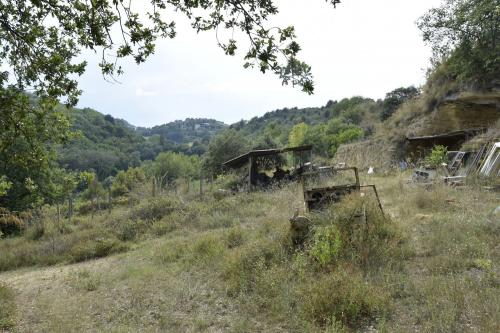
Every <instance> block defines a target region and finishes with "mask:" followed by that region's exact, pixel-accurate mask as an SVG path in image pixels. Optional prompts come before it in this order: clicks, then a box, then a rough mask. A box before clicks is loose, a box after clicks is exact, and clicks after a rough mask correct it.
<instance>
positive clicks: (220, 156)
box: [203, 129, 250, 175]
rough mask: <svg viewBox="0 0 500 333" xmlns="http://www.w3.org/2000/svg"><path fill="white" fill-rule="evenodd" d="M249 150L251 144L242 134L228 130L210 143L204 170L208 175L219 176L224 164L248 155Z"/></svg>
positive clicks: (204, 159)
mask: <svg viewBox="0 0 500 333" xmlns="http://www.w3.org/2000/svg"><path fill="white" fill-rule="evenodd" d="M249 149H250V143H249V142H248V141H247V140H246V139H245V137H244V136H242V135H241V133H239V132H237V131H236V130H234V129H228V130H226V131H224V132H222V133H220V134H219V135H217V136H216V137H215V138H214V139H212V141H210V144H209V145H208V150H207V152H206V154H205V155H204V158H203V169H204V170H205V172H207V173H208V174H211V175H218V174H220V173H221V172H222V171H223V170H222V163H224V162H226V161H227V160H230V159H232V158H234V157H237V156H238V155H241V154H243V153H246V152H247V150H249Z"/></svg>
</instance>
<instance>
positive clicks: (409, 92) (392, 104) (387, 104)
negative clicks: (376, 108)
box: [380, 86, 420, 121]
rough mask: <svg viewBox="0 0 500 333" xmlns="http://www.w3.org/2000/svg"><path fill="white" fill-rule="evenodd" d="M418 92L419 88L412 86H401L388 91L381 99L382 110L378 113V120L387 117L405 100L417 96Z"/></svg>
mask: <svg viewBox="0 0 500 333" xmlns="http://www.w3.org/2000/svg"><path fill="white" fill-rule="evenodd" d="M419 94H420V92H419V90H418V89H417V88H415V87H414V86H410V87H406V88H405V87H401V88H397V89H394V90H393V91H391V92H388V93H387V94H386V95H385V99H384V101H383V110H382V113H381V114H380V120H382V121H384V120H387V119H389V118H390V117H391V116H392V114H393V113H394V112H395V111H396V110H397V109H398V108H399V107H400V106H401V105H402V104H403V103H405V102H406V101H409V100H410V99H412V98H415V97H417V96H418V95H419Z"/></svg>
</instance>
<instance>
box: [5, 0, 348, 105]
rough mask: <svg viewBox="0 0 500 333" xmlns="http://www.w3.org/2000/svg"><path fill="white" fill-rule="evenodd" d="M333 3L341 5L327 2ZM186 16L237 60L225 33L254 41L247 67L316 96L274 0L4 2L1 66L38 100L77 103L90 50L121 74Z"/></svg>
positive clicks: (109, 72) (110, 72)
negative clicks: (127, 61)
mask: <svg viewBox="0 0 500 333" xmlns="http://www.w3.org/2000/svg"><path fill="white" fill-rule="evenodd" d="M326 2H328V3H331V4H333V5H334V6H335V5H337V4H338V3H340V1H339V0H326ZM175 12H177V13H182V14H184V15H185V16H186V17H187V18H188V19H189V20H190V22H191V25H192V27H193V28H194V29H195V30H196V31H197V32H200V31H216V32H217V34H216V36H217V39H218V45H219V46H220V47H221V48H222V49H223V50H224V52H225V54H227V55H234V54H235V53H236V50H237V48H238V45H239V42H238V41H236V40H235V39H233V38H234V37H229V38H227V39H225V40H224V39H223V38H222V37H221V36H222V34H221V31H222V30H228V31H229V32H230V33H229V34H228V35H230V36H234V34H233V33H234V32H235V31H239V32H240V33H242V34H243V35H244V36H246V39H247V40H248V41H249V44H250V47H249V49H248V50H247V51H246V53H245V55H244V61H245V64H244V65H245V67H257V68H259V69H260V71H262V72H267V71H271V72H273V73H274V74H276V75H278V76H279V77H280V78H281V80H282V82H283V84H289V83H291V84H293V85H299V86H300V87H302V89H303V90H304V91H305V92H307V93H312V92H313V89H314V87H313V81H312V74H311V68H310V66H309V65H307V64H306V63H304V62H302V61H301V60H299V59H298V58H297V55H298V53H299V51H300V49H301V48H300V45H299V44H298V43H297V41H296V34H295V30H294V28H293V26H289V27H269V26H267V22H268V19H269V18H270V17H271V16H273V15H276V14H277V13H278V7H277V6H276V5H275V1H273V0H266V1H261V0H238V1H234V0H226V1H219V0H201V1H198V0H197V1H180V0H149V1H141V2H138V1H118V0H111V1H110V0H92V1H81V0H65V1H60V0H6V1H2V2H1V3H0V65H7V66H9V67H10V68H11V70H12V73H13V74H14V77H15V80H16V83H17V85H18V87H19V88H21V89H25V88H26V87H33V88H34V89H35V90H36V91H37V93H38V95H49V96H52V97H61V96H66V97H67V102H68V103H69V104H75V103H76V102H77V99H78V95H79V94H80V91H79V90H78V85H77V80H76V78H75V77H76V76H78V75H81V74H83V72H84V71H85V66H86V62H85V61H79V60H78V59H77V56H78V55H79V54H80V52H81V51H82V50H84V49H88V50H93V51H95V52H96V53H99V54H100V58H101V61H100V64H99V66H100V68H101V70H102V73H103V74H104V75H105V76H107V77H109V78H113V77H115V76H116V75H120V74H122V73H123V69H122V67H121V66H120V63H119V62H118V60H119V59H120V58H126V57H131V58H133V59H134V61H135V62H136V63H138V64H139V63H142V62H144V61H145V60H146V59H147V58H148V57H149V56H150V55H151V54H153V53H154V52H155V45H156V42H157V40H158V39H159V38H174V37H175V35H176V23H175V21H171V20H170V19H169V17H172V15H173V14H174V13H175Z"/></svg>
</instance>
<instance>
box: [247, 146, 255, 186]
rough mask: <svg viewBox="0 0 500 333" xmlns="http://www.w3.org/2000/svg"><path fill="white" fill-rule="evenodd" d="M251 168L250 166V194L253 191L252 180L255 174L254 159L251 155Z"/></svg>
mask: <svg viewBox="0 0 500 333" xmlns="http://www.w3.org/2000/svg"><path fill="white" fill-rule="evenodd" d="M249 162H250V164H249V166H248V192H251V191H252V183H253V182H252V180H253V174H254V170H253V169H254V158H253V156H251V155H250V158H249Z"/></svg>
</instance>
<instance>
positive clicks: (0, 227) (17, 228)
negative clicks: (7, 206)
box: [0, 210, 25, 236]
mask: <svg viewBox="0 0 500 333" xmlns="http://www.w3.org/2000/svg"><path fill="white" fill-rule="evenodd" d="M24 229H25V224H24V221H23V220H21V219H20V218H19V217H17V216H16V215H14V214H11V213H10V212H9V211H8V210H3V211H0V232H1V233H2V234H3V235H4V236H11V235H19V234H20V233H21V232H23V230H24Z"/></svg>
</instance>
